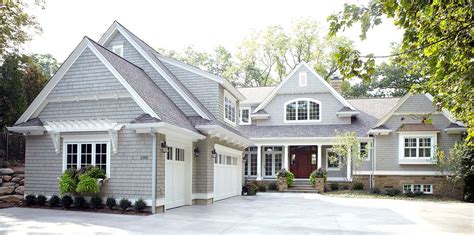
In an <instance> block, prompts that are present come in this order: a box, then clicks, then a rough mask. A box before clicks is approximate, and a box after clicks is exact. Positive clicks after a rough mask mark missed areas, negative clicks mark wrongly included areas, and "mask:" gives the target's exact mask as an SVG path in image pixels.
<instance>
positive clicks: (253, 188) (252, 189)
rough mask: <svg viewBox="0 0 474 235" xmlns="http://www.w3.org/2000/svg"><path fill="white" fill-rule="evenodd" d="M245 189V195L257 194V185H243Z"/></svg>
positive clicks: (252, 183)
mask: <svg viewBox="0 0 474 235" xmlns="http://www.w3.org/2000/svg"><path fill="white" fill-rule="evenodd" d="M245 187H247V190H248V191H247V195H255V194H257V191H258V187H257V184H256V183H254V182H250V181H249V182H247V183H245Z"/></svg>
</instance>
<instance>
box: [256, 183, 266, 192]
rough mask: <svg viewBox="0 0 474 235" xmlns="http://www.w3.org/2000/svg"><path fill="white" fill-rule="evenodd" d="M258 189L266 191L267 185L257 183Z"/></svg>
mask: <svg viewBox="0 0 474 235" xmlns="http://www.w3.org/2000/svg"><path fill="white" fill-rule="evenodd" d="M258 191H259V192H266V191H267V187H265V185H264V184H260V185H258Z"/></svg>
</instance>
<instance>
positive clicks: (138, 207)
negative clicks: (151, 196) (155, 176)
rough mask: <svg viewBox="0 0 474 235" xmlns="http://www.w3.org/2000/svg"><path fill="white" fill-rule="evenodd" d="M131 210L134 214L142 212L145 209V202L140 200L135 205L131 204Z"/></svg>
mask: <svg viewBox="0 0 474 235" xmlns="http://www.w3.org/2000/svg"><path fill="white" fill-rule="evenodd" d="M133 208H134V209H135V211H136V212H142V211H143V210H145V208H146V202H145V201H144V200H143V199H141V198H140V199H138V200H136V201H135V203H134V204H133Z"/></svg>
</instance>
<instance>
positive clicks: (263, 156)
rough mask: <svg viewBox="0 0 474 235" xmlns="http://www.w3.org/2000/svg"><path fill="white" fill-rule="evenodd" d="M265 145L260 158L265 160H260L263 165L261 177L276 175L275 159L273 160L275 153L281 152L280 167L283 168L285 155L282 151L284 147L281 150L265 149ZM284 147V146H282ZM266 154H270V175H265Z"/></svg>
mask: <svg viewBox="0 0 474 235" xmlns="http://www.w3.org/2000/svg"><path fill="white" fill-rule="evenodd" d="M265 147H272V148H273V147H281V146H277V145H275V146H265ZM265 147H264V148H263V152H262V158H263V159H264V160H265V161H262V163H263V164H262V165H263V177H265V178H274V177H276V174H277V171H275V170H276V168H275V166H276V161H275V155H276V154H281V168H284V167H285V166H284V165H283V161H284V157H285V153H284V149H282V151H265V150H264V149H265ZM283 148H284V147H283ZM266 154H271V155H272V174H271V175H267V174H266V173H267V172H266V168H265V166H266V160H267V156H266Z"/></svg>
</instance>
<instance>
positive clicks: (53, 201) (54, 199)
mask: <svg viewBox="0 0 474 235" xmlns="http://www.w3.org/2000/svg"><path fill="white" fill-rule="evenodd" d="M59 202H61V199H60V198H59V197H58V196H56V195H53V196H51V198H50V199H49V201H48V206H50V207H55V206H58V205H59Z"/></svg>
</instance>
